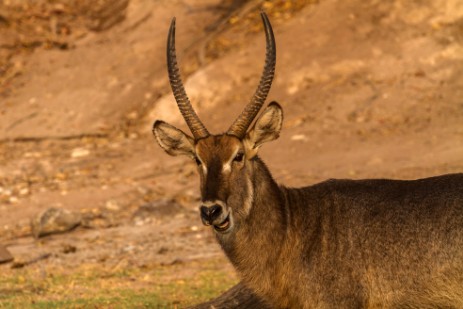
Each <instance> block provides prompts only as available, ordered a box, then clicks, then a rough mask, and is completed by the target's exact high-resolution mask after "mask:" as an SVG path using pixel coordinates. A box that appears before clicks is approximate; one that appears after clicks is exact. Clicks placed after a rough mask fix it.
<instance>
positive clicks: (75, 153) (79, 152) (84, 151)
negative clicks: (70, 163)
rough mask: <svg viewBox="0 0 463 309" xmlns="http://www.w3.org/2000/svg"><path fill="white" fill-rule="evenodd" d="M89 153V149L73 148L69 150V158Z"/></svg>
mask: <svg viewBox="0 0 463 309" xmlns="http://www.w3.org/2000/svg"><path fill="white" fill-rule="evenodd" d="M89 154H90V150H88V149H86V148H74V149H73V150H72V152H71V158H81V157H86V156H88V155H89Z"/></svg>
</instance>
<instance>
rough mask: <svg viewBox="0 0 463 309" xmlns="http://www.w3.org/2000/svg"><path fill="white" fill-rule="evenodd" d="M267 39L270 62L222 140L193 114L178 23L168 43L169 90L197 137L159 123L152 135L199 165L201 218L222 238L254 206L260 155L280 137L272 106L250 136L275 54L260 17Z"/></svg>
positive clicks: (278, 110)
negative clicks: (179, 51)
mask: <svg viewBox="0 0 463 309" xmlns="http://www.w3.org/2000/svg"><path fill="white" fill-rule="evenodd" d="M261 16H262V20H263V23H264V28H265V35H266V44H267V47H266V59H265V66H264V70H263V73H262V77H261V80H260V83H259V86H258V87H257V90H256V92H255V94H254V96H253V97H252V99H251V101H250V103H249V104H248V105H247V106H246V107H245V109H244V111H243V112H242V113H241V115H240V116H239V117H238V118H237V119H236V120H235V122H234V123H233V124H232V125H231V126H230V128H229V129H228V131H227V132H226V133H223V134H219V135H212V134H210V133H209V132H208V131H207V129H206V127H205V126H204V125H203V124H202V122H201V120H200V119H199V117H198V115H197V114H196V113H195V111H194V109H193V107H192V105H191V103H190V101H189V99H188V96H187V95H186V92H185V89H184V87H183V84H182V81H181V79H180V74H179V69H178V66H177V60H176V53H175V18H174V19H173V20H172V23H171V25H170V30H169V34H168V39H167V69H168V73H169V80H170V85H171V87H172V91H173V93H174V96H175V100H176V101H177V105H178V107H179V109H180V112H181V114H182V115H183V118H184V119H185V121H186V123H187V125H188V127H189V128H190V130H191V133H192V135H193V136H189V135H188V134H186V133H184V132H183V131H181V130H179V129H177V128H175V127H174V126H172V125H170V124H168V123H166V122H163V121H160V120H157V121H156V122H155V123H154V125H153V134H154V136H155V138H156V140H157V142H158V143H159V145H160V146H161V147H162V148H163V149H164V150H165V151H166V152H167V153H168V154H170V155H173V156H177V155H186V156H188V157H190V158H191V159H193V160H194V161H195V162H196V164H197V165H198V172H199V175H200V188H201V205H200V214H201V219H202V222H203V224H205V225H211V226H213V227H214V229H215V230H216V231H217V233H219V234H226V233H230V232H231V231H233V230H234V229H236V228H237V227H239V225H240V224H241V223H242V222H243V221H244V220H245V219H246V217H247V216H248V215H249V212H250V210H251V208H252V204H253V193H254V192H253V184H252V180H253V179H254V178H253V176H254V175H253V173H254V172H255V167H254V166H255V164H254V163H255V162H256V161H258V160H257V151H258V149H259V147H260V146H261V145H262V144H263V143H265V142H269V141H272V140H275V139H276V138H278V136H279V132H280V130H281V125H282V121H283V111H282V109H281V107H280V105H278V103H276V102H272V103H270V104H269V105H268V106H267V108H266V109H265V110H264V112H263V113H262V115H261V116H260V117H259V118H258V120H257V121H256V122H255V124H254V126H253V127H252V128H251V129H250V130H249V131H248V128H249V127H250V125H251V123H252V122H253V120H254V118H255V117H256V115H257V114H258V113H259V110H260V109H261V107H262V105H263V104H264V102H265V99H266V97H267V94H268V92H269V90H270V86H271V84H272V80H273V76H274V72H275V61H276V50H275V38H274V36H273V31H272V27H271V25H270V22H269V20H268V17H267V16H266V15H265V13H261Z"/></svg>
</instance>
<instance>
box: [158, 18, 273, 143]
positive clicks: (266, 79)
mask: <svg viewBox="0 0 463 309" xmlns="http://www.w3.org/2000/svg"><path fill="white" fill-rule="evenodd" d="M261 17H262V21H263V23H264V28H265V37H266V44H267V47H266V55H265V66H264V71H263V73H262V77H261V79H260V82H259V86H258V87H257V90H256V92H255V93H254V96H253V97H252V99H251V101H250V102H249V103H248V105H247V106H246V107H245V109H244V111H243V112H242V113H241V115H240V116H238V118H237V119H236V120H235V122H234V123H233V124H232V125H231V127H230V128H229V129H228V131H227V134H228V135H233V136H236V137H238V138H239V139H242V138H243V137H244V136H245V134H246V131H247V130H248V128H249V126H250V125H251V123H252V121H253V120H254V118H255V117H256V115H257V114H258V113H259V110H260V109H261V107H262V105H263V104H264V102H265V99H266V98H267V94H268V92H269V91H270V86H271V85H272V80H273V76H274V74H275V63H276V48H275V37H274V36H273V30H272V26H271V25H270V21H269V20H268V17H267V15H266V14H265V13H264V12H262V13H261ZM167 71H168V72H169V81H170V86H171V87H172V92H173V93H174V97H175V100H176V101H177V105H178V108H179V109H180V112H181V113H182V116H183V118H184V119H185V121H186V123H187V125H188V127H189V128H190V130H191V133H192V134H193V137H194V138H195V139H196V140H197V139H201V138H204V137H207V136H209V132H208V131H207V129H206V127H205V126H204V125H203V123H202V122H201V120H200V119H199V117H198V115H197V114H196V112H195V111H194V109H193V106H192V105H191V103H190V100H189V99H188V96H187V94H186V92H185V88H184V87H183V83H182V80H181V78H180V73H179V69H178V65H177V56H176V53H175V17H174V18H173V19H172V22H171V24H170V29H169V35H168V37H167Z"/></svg>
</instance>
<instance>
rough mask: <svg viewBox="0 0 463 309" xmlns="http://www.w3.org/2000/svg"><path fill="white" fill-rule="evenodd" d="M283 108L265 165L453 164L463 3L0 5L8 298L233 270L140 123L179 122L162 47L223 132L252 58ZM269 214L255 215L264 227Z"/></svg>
mask: <svg viewBox="0 0 463 309" xmlns="http://www.w3.org/2000/svg"><path fill="white" fill-rule="evenodd" d="M261 10H264V11H266V12H267V14H268V15H269V18H270V20H271V22H272V25H273V28H274V32H275V37H276V42H277V68H276V76H275V79H274V82H273V86H272V90H271V92H270V94H269V101H270V100H276V101H278V102H279V103H280V104H281V105H282V106H283V109H284V111H285V123H284V129H283V132H282V134H281V137H280V139H279V140H277V141H275V142H273V143H269V144H266V145H265V146H264V147H263V148H262V151H261V157H262V158H263V159H264V161H265V162H266V163H267V165H268V166H269V168H270V170H271V171H272V173H273V175H274V177H275V179H276V180H277V181H278V182H279V183H281V184H285V185H288V186H304V185H309V184H313V183H316V182H319V181H323V180H325V179H328V178H355V179H357V178H396V179H414V178H420V177H427V176H433V175H438V174H444V173H453V172H462V171H463V1H461V0H430V1H421V0H407V1H405V0H391V1H379V0H368V1H364V0H350V1H341V0H294V1H289V0H288V1H283V0H276V1H263V0H259V1H258V0H251V1H243V0H196V1H195V0H174V1H172V0H169V1H168V0H112V1H109V0H97V1H90V0H79V1H70V0H3V1H0V262H2V264H0V271H1V272H2V276H1V277H0V307H1V306H6V307H11V308H16V307H17V308H25V307H34V306H35V307H42V308H43V307H46V308H50V307H59V308H63V307H72V308H79V307H88V306H90V305H91V306H93V307H96V308H100V307H111V308H118V307H121V308H125V307H154V308H156V307H157V308H175V307H184V306H186V305H189V304H194V303H198V302H200V301H204V300H206V299H208V298H211V297H213V296H215V295H218V294H219V293H220V292H222V291H224V290H226V289H227V288H228V287H230V286H232V285H233V284H234V283H236V282H237V281H238V278H237V277H236V275H235V273H234V271H233V269H232V267H231V266H230V265H229V263H228V262H227V260H226V258H225V257H224V255H223V253H222V252H221V251H220V248H219V247H218V245H217V244H216V243H215V239H214V237H213V235H212V233H211V231H210V230H209V229H207V228H205V227H203V226H202V225H201V222H200V218H199V214H198V211H197V206H198V201H199V190H198V177H197V174H196V167H195V164H194V163H192V162H190V160H189V159H188V158H180V157H179V158H177V157H175V158H174V157H170V156H168V155H166V154H165V153H164V152H163V151H162V150H161V149H160V147H159V146H158V145H157V144H156V143H155V141H154V139H153V137H152V134H151V126H152V123H153V121H154V120H156V119H162V120H165V121H168V122H170V123H172V124H173V125H175V126H178V127H179V128H182V129H184V130H185V131H186V132H188V129H187V127H186V125H185V124H184V122H183V119H182V118H181V116H180V113H179V112H178V109H177V106H176V104H175V101H174V99H173V96H172V94H171V92H170V87H169V84H168V78H167V70H166V59H165V48H166V37H167V31H168V27H169V24H170V21H171V18H172V17H173V16H175V17H176V18H177V38H176V43H177V53H178V58H179V64H180V68H181V71H182V77H183V81H184V84H185V88H186V91H187V93H188V95H189V97H190V100H191V101H192V103H193V105H194V106H195V108H196V110H197V112H198V114H199V116H200V117H201V119H202V120H203V122H204V123H205V125H206V126H207V127H208V129H209V131H211V132H214V133H221V132H223V131H225V130H226V129H228V127H229V125H230V124H231V123H232V122H233V120H234V119H235V117H237V116H238V115H239V113H240V112H241V110H242V109H243V108H244V106H245V104H246V103H247V102H248V101H249V99H250V98H251V96H252V95H253V93H254V91H255V89H256V87H257V84H258V81H259V78H260V74H261V71H262V68H263V63H264V55H265V36H264V33H263V29H262V25H261V20H260V16H259V13H260V11H261ZM264 224H265V223H264Z"/></svg>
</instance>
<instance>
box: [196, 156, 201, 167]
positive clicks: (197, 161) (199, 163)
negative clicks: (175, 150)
mask: <svg viewBox="0 0 463 309" xmlns="http://www.w3.org/2000/svg"><path fill="white" fill-rule="evenodd" d="M195 162H196V164H197V165H201V161H199V159H198V158H197V157H195Z"/></svg>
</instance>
